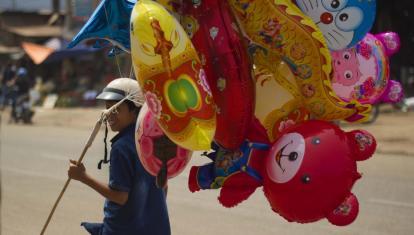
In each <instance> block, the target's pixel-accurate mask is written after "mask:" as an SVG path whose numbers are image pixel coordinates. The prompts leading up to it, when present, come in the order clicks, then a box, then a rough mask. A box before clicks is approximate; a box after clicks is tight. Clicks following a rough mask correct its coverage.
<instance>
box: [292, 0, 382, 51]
mask: <svg viewBox="0 0 414 235" xmlns="http://www.w3.org/2000/svg"><path fill="white" fill-rule="evenodd" d="M296 4H297V5H298V6H299V8H300V9H301V10H302V11H303V12H304V13H305V14H306V15H308V16H309V17H311V18H312V20H313V21H314V22H315V23H316V25H318V26H319V28H320V29H321V31H322V33H323V35H324V36H325V39H326V42H327V43H328V47H329V49H331V50H335V51H336V50H342V49H345V48H349V47H352V46H354V45H355V44H357V43H358V42H359V41H360V40H361V39H362V38H363V37H364V36H365V35H366V33H368V32H369V30H370V29H371V27H372V25H373V23H374V19H375V9H376V0H296Z"/></svg>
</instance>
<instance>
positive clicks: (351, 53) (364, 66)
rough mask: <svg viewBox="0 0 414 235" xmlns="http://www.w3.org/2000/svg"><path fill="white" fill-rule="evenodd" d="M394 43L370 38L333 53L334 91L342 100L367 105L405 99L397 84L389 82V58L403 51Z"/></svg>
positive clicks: (372, 36) (369, 35)
mask: <svg viewBox="0 0 414 235" xmlns="http://www.w3.org/2000/svg"><path fill="white" fill-rule="evenodd" d="M394 38H395V37H394ZM384 40H385V39H384ZM390 40H391V39H388V41H387V42H386V44H384V43H382V42H381V41H380V40H379V39H378V38H377V37H376V36H374V35H372V34H367V36H365V38H364V39H363V40H362V41H361V42H359V43H358V44H357V45H356V46H355V47H352V48H349V49H345V50H343V51H334V52H332V57H333V66H334V77H333V79H332V87H333V89H334V91H335V93H336V94H337V95H338V96H339V97H340V98H341V99H343V100H344V101H351V100H354V99H355V100H357V101H358V102H361V103H363V104H374V103H377V102H379V101H380V100H387V101H391V102H398V101H399V100H400V99H401V97H402V89H401V86H400V85H398V83H397V82H395V81H393V82H389V73H390V68H389V58H388V55H391V54H392V53H395V52H396V49H397V48H398V47H399V46H397V45H398V41H393V42H394V43H392V42H391V41H390ZM387 46H391V47H390V49H387ZM388 86H389V87H388ZM385 92H387V93H386V94H384V93H385ZM382 97H384V99H383V98H382Z"/></svg>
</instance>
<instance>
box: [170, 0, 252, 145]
mask: <svg viewBox="0 0 414 235" xmlns="http://www.w3.org/2000/svg"><path fill="white" fill-rule="evenodd" d="M178 9H180V10H181V12H180V13H181V15H182V17H181V24H182V25H183V26H184V29H185V30H186V31H187V33H188V35H189V37H190V38H191V40H192V42H193V45H194V46H195V48H196V49H197V51H198V54H199V56H200V58H201V60H202V63H203V68H204V71H205V75H206V78H207V81H208V83H209V85H210V88H211V92H212V95H213V98H214V102H215V104H216V105H217V110H218V112H217V128H216V133H215V136H214V141H215V142H216V143H217V144H219V145H220V146H222V147H224V148H226V149H230V150H235V149H238V148H239V146H240V145H241V144H242V143H243V141H244V139H245V138H246V134H247V131H248V128H249V125H250V122H251V120H252V116H253V111H254V102H255V93H254V82H253V78H252V75H251V63H250V60H249V56H248V54H247V50H246V47H245V45H244V42H243V41H242V39H241V38H242V37H241V35H240V32H239V30H238V28H237V24H236V23H235V20H234V19H233V18H232V16H231V10H230V8H229V5H228V4H227V2H226V1H219V0H205V1H200V2H197V3H196V2H193V3H191V2H190V1H189V2H187V4H186V3H183V5H180V6H178Z"/></svg>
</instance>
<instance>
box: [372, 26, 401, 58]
mask: <svg viewBox="0 0 414 235" xmlns="http://www.w3.org/2000/svg"><path fill="white" fill-rule="evenodd" d="M375 37H376V38H377V39H378V40H380V41H381V42H382V45H384V48H385V52H386V54H387V56H392V55H394V54H395V53H397V52H398V51H399V50H400V47H401V41H400V36H398V34H397V33H394V32H386V33H380V34H376V35H375Z"/></svg>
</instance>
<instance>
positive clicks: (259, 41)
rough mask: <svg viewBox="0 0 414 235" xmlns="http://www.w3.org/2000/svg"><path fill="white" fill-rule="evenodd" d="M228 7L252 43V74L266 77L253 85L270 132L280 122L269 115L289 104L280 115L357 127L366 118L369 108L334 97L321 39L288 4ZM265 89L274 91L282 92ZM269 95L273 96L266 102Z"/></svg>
mask: <svg viewBox="0 0 414 235" xmlns="http://www.w3.org/2000/svg"><path fill="white" fill-rule="evenodd" d="M228 2H229V3H230V5H231V7H232V10H233V12H234V14H235V16H236V18H237V20H238V23H239V25H240V26H241V28H242V29H243V31H244V34H245V35H246V36H247V37H248V38H249V39H250V41H251V44H252V49H251V50H250V52H251V54H252V57H253V60H254V65H255V73H256V75H258V74H260V76H262V77H264V79H260V80H258V79H256V94H257V97H256V100H257V101H256V115H257V116H258V118H259V119H260V120H261V122H262V123H263V124H264V125H265V126H266V128H267V129H268V131H269V132H272V131H271V129H273V130H275V129H277V128H278V127H277V123H279V122H280V121H279V120H275V117H278V116H279V115H274V116H273V120H272V118H271V117H270V116H269V115H270V114H274V113H277V110H281V109H282V108H283V105H286V104H287V102H291V103H290V105H287V106H289V107H288V108H286V106H285V110H284V111H283V112H282V113H284V114H286V115H289V113H291V112H297V110H306V111H307V112H308V113H309V115H310V116H311V117H312V118H313V119H320V120H342V119H346V120H349V121H357V120H363V119H365V118H367V117H368V115H369V111H370V106H369V105H361V104H359V103H358V102H352V103H346V102H343V101H342V100H341V99H340V98H339V97H337V96H336V95H335V94H334V92H333V91H332V88H331V85H330V75H331V72H332V67H331V57H330V54H329V50H328V48H327V46H326V44H325V40H324V38H323V35H322V33H321V32H320V31H319V29H318V28H317V26H316V25H315V24H314V23H313V22H312V20H311V19H310V18H308V17H307V16H305V15H304V14H303V13H302V12H301V11H300V9H299V8H297V7H296V6H295V5H294V4H293V3H292V2H291V1H287V0H281V1H270V0H252V1H236V0H229V1H228ZM265 80H266V82H263V81H265ZM267 86H273V87H277V86H278V87H281V88H282V89H283V90H284V91H283V92H280V91H281V89H278V90H275V89H273V88H271V87H267ZM272 90H273V95H271V96H268V95H269V94H270V92H271V91H272ZM262 91H266V92H262ZM276 94H281V96H282V98H283V99H284V101H283V102H281V99H277V98H276V97H275V95H276ZM259 96H262V97H259ZM266 99H267V100H266ZM259 100H260V101H259ZM263 100H266V102H265V103H264V102H263ZM263 104H264V105H263ZM263 106H265V107H263ZM272 106H273V109H272ZM279 113H280V112H279ZM286 115H285V116H286ZM300 116H303V117H305V116H307V115H302V114H301V115H300ZM265 120H268V121H265ZM302 121H303V120H302ZM275 124H276V126H275ZM271 137H272V139H274V138H275V136H271Z"/></svg>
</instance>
